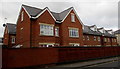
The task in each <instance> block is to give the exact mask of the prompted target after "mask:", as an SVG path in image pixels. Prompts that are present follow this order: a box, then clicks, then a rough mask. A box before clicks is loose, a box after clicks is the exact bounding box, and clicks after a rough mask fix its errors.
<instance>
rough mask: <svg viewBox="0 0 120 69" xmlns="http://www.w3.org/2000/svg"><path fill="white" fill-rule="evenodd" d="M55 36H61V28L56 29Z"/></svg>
mask: <svg viewBox="0 0 120 69" xmlns="http://www.w3.org/2000/svg"><path fill="white" fill-rule="evenodd" d="M55 36H59V27H55Z"/></svg>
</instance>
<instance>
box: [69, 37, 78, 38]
mask: <svg viewBox="0 0 120 69" xmlns="http://www.w3.org/2000/svg"><path fill="white" fill-rule="evenodd" d="M70 38H79V37H70Z"/></svg>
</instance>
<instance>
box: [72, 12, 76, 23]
mask: <svg viewBox="0 0 120 69" xmlns="http://www.w3.org/2000/svg"><path fill="white" fill-rule="evenodd" d="M71 22H75V14H74V13H71Z"/></svg>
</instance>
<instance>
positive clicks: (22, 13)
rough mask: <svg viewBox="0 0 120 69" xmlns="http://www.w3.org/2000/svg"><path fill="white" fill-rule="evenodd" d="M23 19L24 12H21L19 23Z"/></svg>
mask: <svg viewBox="0 0 120 69" xmlns="http://www.w3.org/2000/svg"><path fill="white" fill-rule="evenodd" d="M23 19H24V11H22V12H21V21H23Z"/></svg>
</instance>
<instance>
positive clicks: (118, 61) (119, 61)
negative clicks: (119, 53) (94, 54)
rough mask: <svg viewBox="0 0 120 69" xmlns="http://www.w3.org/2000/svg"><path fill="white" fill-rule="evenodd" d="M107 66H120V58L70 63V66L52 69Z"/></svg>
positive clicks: (64, 65)
mask: <svg viewBox="0 0 120 69" xmlns="http://www.w3.org/2000/svg"><path fill="white" fill-rule="evenodd" d="M110 63H111V64H110ZM107 64H108V67H110V66H113V65H114V67H118V66H120V57H112V58H105V59H98V60H89V61H84V62H77V63H70V64H62V65H57V66H54V67H52V68H62V69H63V68H65V69H66V68H68V69H70V68H74V69H80V68H88V67H107ZM100 65H101V66H100Z"/></svg>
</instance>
